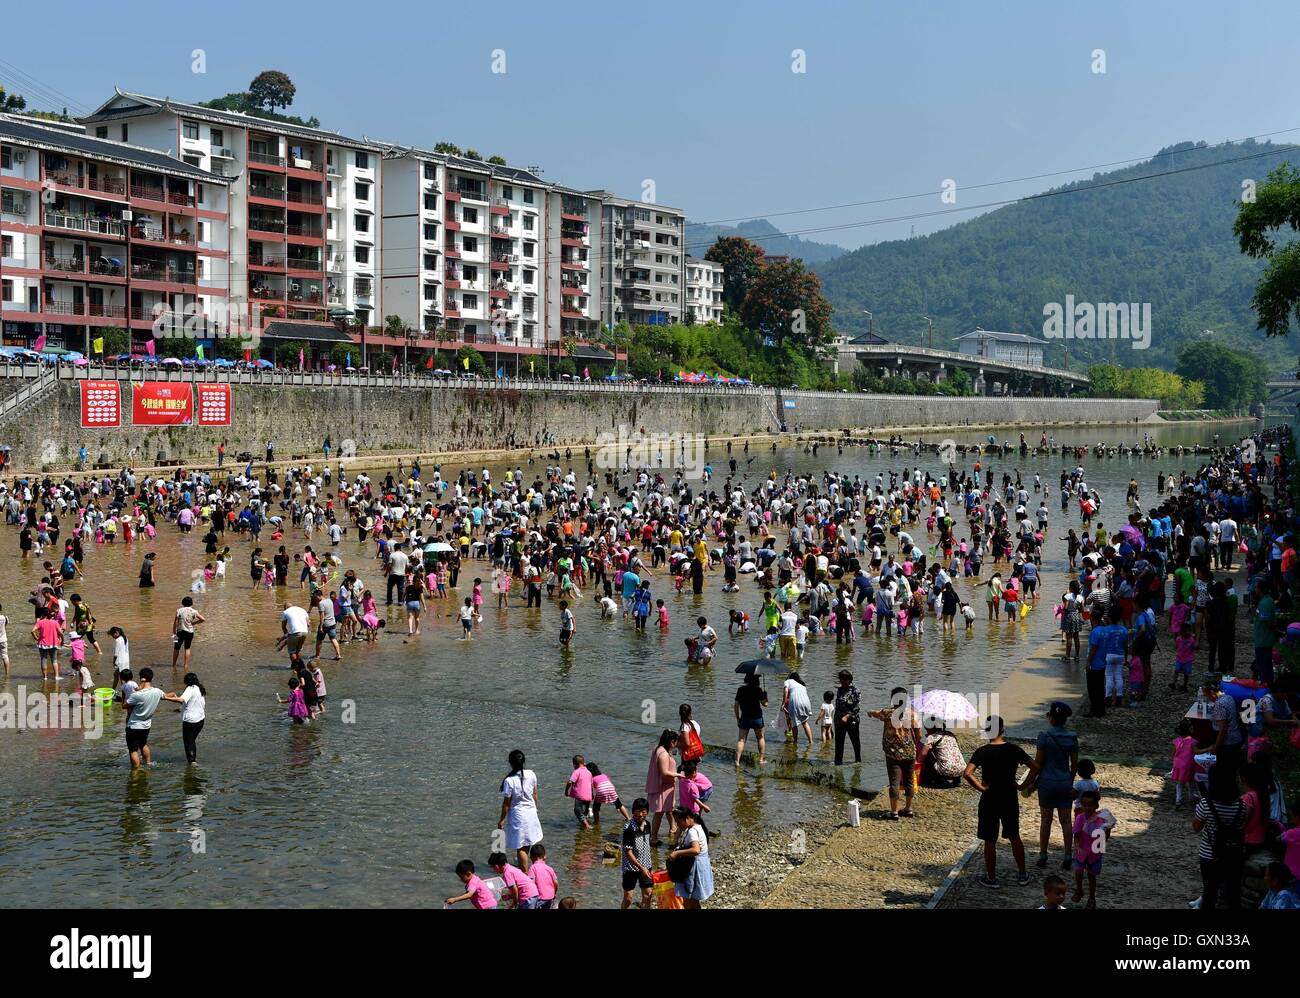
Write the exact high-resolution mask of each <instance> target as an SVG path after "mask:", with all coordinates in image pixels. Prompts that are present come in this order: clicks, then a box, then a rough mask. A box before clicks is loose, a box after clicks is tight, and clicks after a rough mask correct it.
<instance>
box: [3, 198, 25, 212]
mask: <svg viewBox="0 0 1300 998" xmlns="http://www.w3.org/2000/svg"><path fill="white" fill-rule="evenodd" d="M31 206H32V203H31V201H30V200H29V199H27V198H15V197H5V198H4V199H3V200H0V212H4V214H6V215H26V214H27V212H28V210H29V209H30V208H31Z"/></svg>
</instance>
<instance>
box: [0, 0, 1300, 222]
mask: <svg viewBox="0 0 1300 998" xmlns="http://www.w3.org/2000/svg"><path fill="white" fill-rule="evenodd" d="M60 9H61V11H62V13H61V15H60V16H61V18H62V19H65V20H66V21H67V22H68V23H69V24H70V25H72V24H75V30H71V31H66V32H59V34H60V36H61V40H60V41H59V43H58V44H41V45H39V46H23V45H7V46H5V47H4V49H3V50H0V86H4V87H6V89H9V90H10V91H16V92H18V93H21V94H23V95H24V96H25V97H27V98H28V100H29V105H30V106H32V107H35V108H39V109H54V110H60V109H61V107H62V106H63V105H67V106H68V107H69V109H70V110H71V112H72V113H74V114H76V113H89V111H91V110H92V109H93V108H95V107H96V106H98V105H99V104H101V103H102V102H103V101H104V100H106V99H107V98H108V97H110V96H111V95H112V88H113V86H114V85H115V84H116V85H118V86H120V87H122V88H123V89H129V90H136V91H141V92H144V93H150V94H156V95H162V96H171V97H174V98H177V99H182V100H203V99H207V98H211V97H216V96H220V95H223V94H226V93H228V92H231V91H237V90H243V89H245V88H246V87H247V85H248V82H249V81H250V80H251V79H252V78H253V76H255V75H256V74H257V73H258V72H259V71H261V70H263V69H279V70H283V71H284V72H286V73H288V74H289V76H290V77H291V78H292V79H293V81H294V83H295V84H296V85H297V88H298V97H297V100H296V101H295V103H294V105H293V107H292V108H290V111H291V112H292V113H296V114H300V115H302V116H304V117H309V116H311V115H315V116H317V117H319V118H320V119H321V123H322V126H323V127H326V128H331V129H335V130H337V131H340V132H342V133H344V134H346V135H355V136H362V135H364V136H368V137H373V138H379V139H387V140H392V141H397V142H402V143H409V144H414V145H422V146H426V147H428V146H432V145H433V144H434V143H435V142H437V141H439V140H448V141H452V142H455V143H456V144H458V145H460V146H461V147H473V148H476V149H478V150H479V151H480V152H481V153H482V154H483V155H484V156H490V155H493V154H499V155H502V156H504V157H505V158H506V159H507V160H508V161H509V162H510V163H511V164H512V165H518V166H534V165H535V166H540V167H541V168H542V169H543V171H544V172H543V176H544V177H545V178H546V179H548V180H554V181H558V182H562V183H564V184H567V185H570V186H573V187H579V188H583V189H592V188H605V189H608V190H613V191H616V192H617V193H620V194H623V195H625V196H632V197H639V196H641V192H642V191H643V189H645V182H646V181H647V180H649V181H652V182H653V185H654V195H655V200H657V201H658V202H659V203H661V204H665V205H670V206H673V207H677V208H682V209H684V210H685V211H686V212H687V213H688V217H689V219H690V220H691V221H698V222H718V223H725V224H734V222H736V221H740V220H743V219H746V218H755V217H766V218H769V219H771V220H772V221H773V222H774V224H776V225H777V226H778V227H779V228H781V229H783V230H785V231H787V232H797V233H800V234H802V235H804V236H805V238H809V239H814V240H818V241H823V242H834V243H838V244H840V245H842V246H846V247H857V246H861V245H864V244H867V243H873V242H879V241H882V240H886V239H897V238H905V237H906V236H908V235H909V234H910V233H911V232H912V231H915V232H916V233H917V234H921V233H925V232H930V231H933V230H935V229H937V228H943V227H945V226H947V225H951V224H953V223H954V222H957V221H962V220H965V219H966V218H970V217H973V214H974V213H975V212H974V210H973V206H975V205H978V204H980V203H983V202H987V201H993V200H1003V199H1006V198H1011V197H1017V196H1023V195H1025V194H1029V193H1033V192H1035V191H1039V190H1042V189H1045V188H1047V187H1050V186H1056V185H1059V184H1064V183H1068V182H1071V181H1075V180H1079V179H1084V178H1086V177H1088V176H1091V175H1092V173H1093V172H1094V170H1093V169H1083V170H1080V168H1092V167H1095V166H1097V165H1100V164H1107V163H1115V162H1118V161H1132V160H1138V159H1143V158H1147V157H1149V156H1150V155H1152V154H1153V153H1155V152H1156V151H1157V150H1158V149H1160V148H1161V147H1163V146H1167V145H1171V144H1173V143H1175V142H1181V141H1186V140H1193V141H1196V140H1204V141H1207V142H1210V143H1216V142H1221V141H1224V140H1227V139H1241V138H1245V137H1248V136H1263V135H1265V134H1268V133H1277V132H1281V133H1282V134H1277V135H1275V136H1274V139H1275V141H1300V108H1297V106H1296V101H1295V94H1296V93H1297V92H1300V61H1298V60H1296V59H1295V58H1294V52H1293V46H1294V39H1295V38H1296V37H1297V35H1298V34H1300V30H1298V29H1300V4H1296V3H1295V2H1294V0H1289V2H1273V0H1258V2H1252V0H1246V2H1243V3H1241V4H1239V5H1232V6H1227V5H1222V4H1218V3H1211V2H1208V0H1190V2H1186V0H1185V2H1181V3H1174V2H1164V0H1154V2H1152V0H1142V2H1140V3H1135V2H1133V0H1128V2H1108V0H1093V2H1091V3H1089V4H1087V5H1075V4H1069V5H1066V4H1060V5H1056V4H1043V3H1041V2H1020V0H1008V2H998V3H996V4H994V3H974V2H971V3H959V2H920V0H917V2H910V3H908V2H891V3H884V2H880V3H875V2H873V3H853V2H850V3H832V2H826V0H800V2H798V3H791V2H788V0H783V2H771V0H754V2H743V3H742V2H739V0H733V2H731V3H726V4H722V3H707V2H705V3H701V2H698V0H696V2H693V3H685V2H677V0H657V2H654V3H649V4H640V3H611V2H608V0H607V2H605V3H592V2H585V0H563V2H554V0H553V2H549V3H545V2H537V0H534V2H531V3H528V2H517V0H494V2H493V3H492V4H490V5H488V4H482V5H478V4H465V3H458V4H446V3H437V2H434V3H415V2H411V0H397V2H389V0H370V2H368V3H364V4H356V3H335V2H332V0H325V2H319V3H316V4H314V5H311V6H310V7H303V6H300V5H294V6H285V7H281V6H280V5H277V4H268V3H265V2H261V3H250V2H246V0H226V2H223V3H221V4H218V5H212V4H207V5H192V4H191V5H184V4H175V3H153V2H149V0H143V2H138V0H132V2H131V3H129V4H127V5H120V4H117V5H110V4H103V3H88V2H85V0H71V2H70V3H69V4H67V5H65V6H64V7H62V8H60ZM196 49H201V50H202V52H203V56H204V61H205V69H206V72H204V73H201V74H199V73H195V72H193V71H192V67H193V64H194V52H195V50H196ZM796 50H798V51H799V52H801V53H802V60H800V57H799V55H798V54H797V53H796ZM1097 50H1101V51H1102V52H1103V53H1104V56H1103V58H1104V70H1105V71H1104V72H1096V71H1095V70H1096V69H1097V68H1099V66H1100V65H1101V64H1100V62H1099V60H1098V57H1097V56H1096V55H1095V54H1094V53H1096V52H1097ZM502 54H504V65H502V59H501V55H502ZM494 60H495V67H494ZM800 62H801V63H802V64H801V65H800V64H799V63H800ZM494 68H495V69H497V70H500V69H502V68H504V72H494ZM795 69H802V70H803V71H801V72H795V71H794V70H795ZM1283 130H1287V131H1283ZM1061 171H1073V172H1061ZM1058 172H1060V175H1059V176H1055V177H1047V178H1042V179H1036V180H1029V181H1024V182H1020V183H1009V184H1004V185H1000V186H997V187H992V188H986V189H980V190H971V191H969V192H968V191H966V190H965V188H966V187H968V186H974V185H977V184H988V183H993V182H1000V181H1007V180H1015V179H1016V178H1025V177H1031V176H1040V175H1043V174H1053V173H1058ZM945 182H949V183H947V188H946V189H947V190H948V191H949V194H948V200H943V198H942V194H943V192H944V190H945ZM908 195H918V196H917V197H905V196H908ZM954 197H955V204H954V203H953V200H952V199H953V198H954ZM899 198H904V199H902V200H890V201H887V202H885V201H883V200H882V199H899ZM872 201H876V202H881V203H875V204H870V203H864V202H872ZM954 207H955V208H957V209H959V210H958V211H957V212H956V213H953V212H952V211H951V209H953V208H954ZM968 207H971V208H972V210H971V211H967V210H965V209H966V208H968ZM812 209H817V210H812ZM934 212H947V213H946V214H937V215H931V216H930V217H921V218H900V216H908V215H925V214H926V213H934ZM890 219H894V220H893V221H890Z"/></svg>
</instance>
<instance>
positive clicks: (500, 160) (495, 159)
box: [487, 156, 506, 166]
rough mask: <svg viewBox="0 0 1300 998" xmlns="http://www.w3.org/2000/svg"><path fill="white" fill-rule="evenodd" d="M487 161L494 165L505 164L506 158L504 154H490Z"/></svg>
mask: <svg viewBox="0 0 1300 998" xmlns="http://www.w3.org/2000/svg"><path fill="white" fill-rule="evenodd" d="M487 161H488V162H489V163H491V164H493V165H494V166H505V165H506V158H505V157H504V156H489V157H488V159H487Z"/></svg>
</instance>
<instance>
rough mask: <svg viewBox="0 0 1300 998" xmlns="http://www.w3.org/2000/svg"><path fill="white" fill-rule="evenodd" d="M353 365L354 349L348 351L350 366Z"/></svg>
mask: <svg viewBox="0 0 1300 998" xmlns="http://www.w3.org/2000/svg"><path fill="white" fill-rule="evenodd" d="M351 366H352V351H351V350H349V351H348V367H351Z"/></svg>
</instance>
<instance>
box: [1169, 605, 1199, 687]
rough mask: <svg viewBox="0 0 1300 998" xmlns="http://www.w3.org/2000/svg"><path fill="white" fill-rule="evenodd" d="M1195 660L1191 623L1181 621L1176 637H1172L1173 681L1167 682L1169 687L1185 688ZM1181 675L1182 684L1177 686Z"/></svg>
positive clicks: (1194, 639)
mask: <svg viewBox="0 0 1300 998" xmlns="http://www.w3.org/2000/svg"><path fill="white" fill-rule="evenodd" d="M1195 662H1196V635H1195V634H1193V633H1192V625H1191V624H1189V623H1187V622H1186V621H1184V622H1183V625H1182V627H1181V628H1180V629H1179V631H1178V637H1176V638H1175V639H1174V681H1173V682H1172V683H1170V684H1169V688H1170V689H1171V690H1172V689H1175V688H1181V689H1184V690H1185V689H1187V683H1188V680H1189V678H1190V676H1191V674H1192V666H1193V664H1194V663H1195ZM1179 676H1182V677H1183V685H1182V686H1181V687H1178V677H1179Z"/></svg>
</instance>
